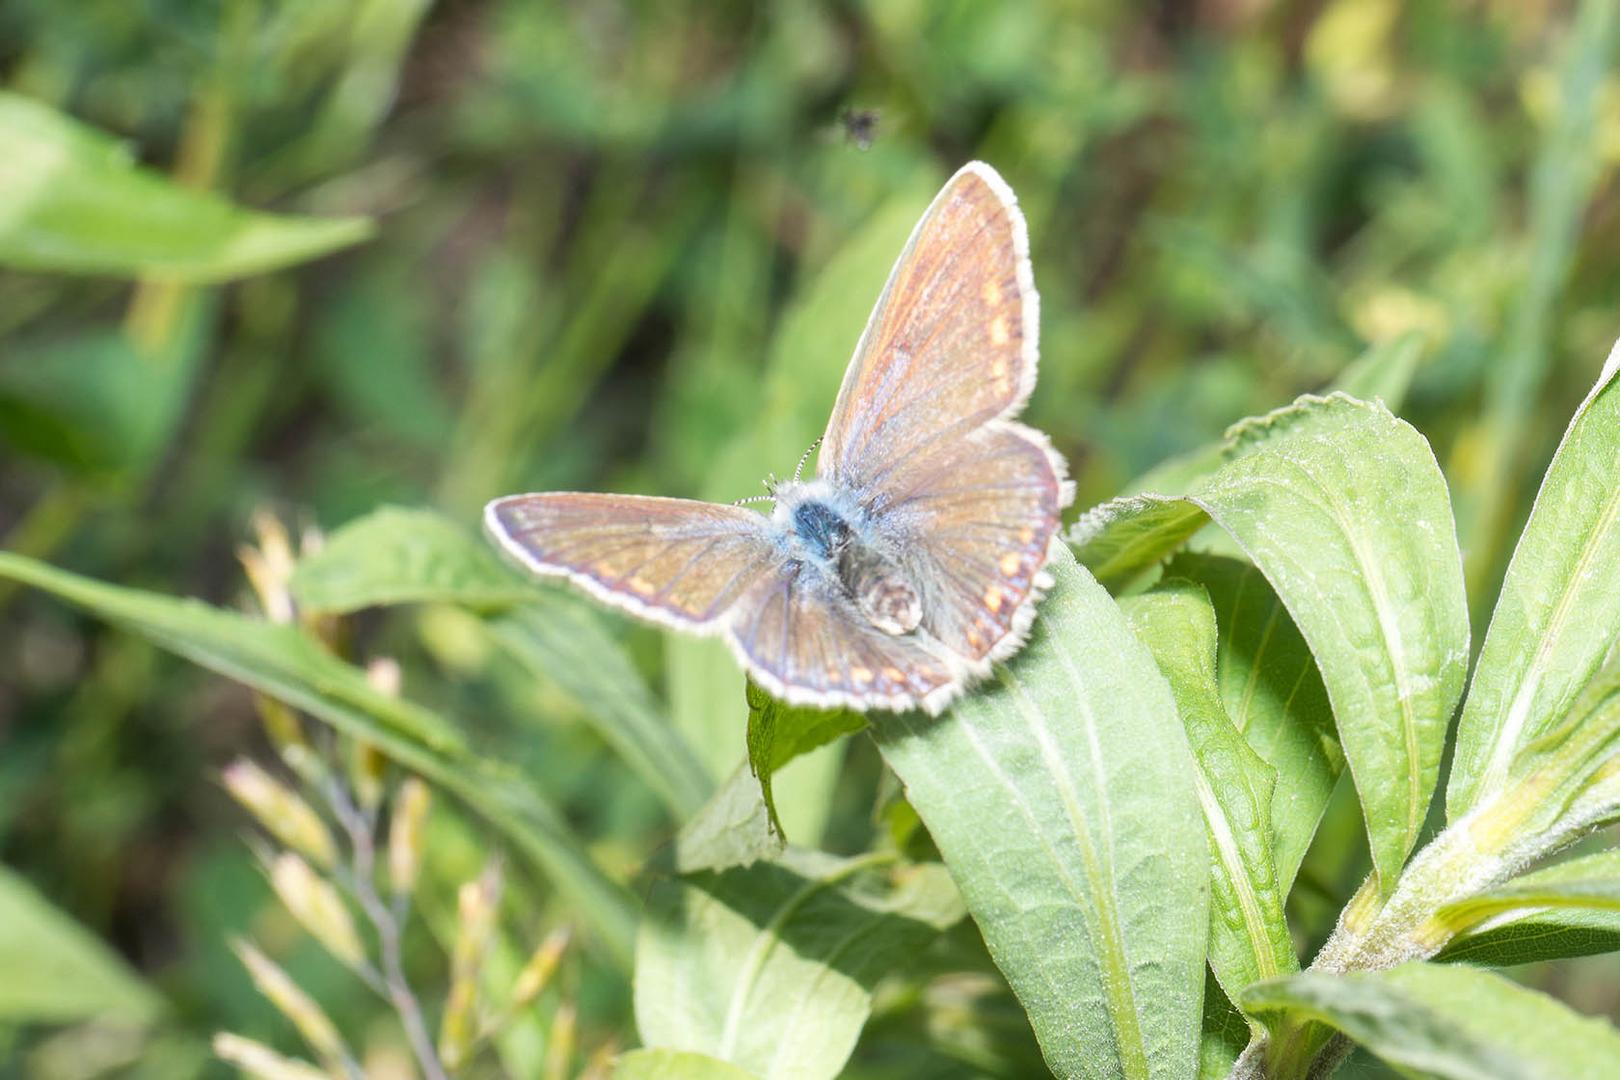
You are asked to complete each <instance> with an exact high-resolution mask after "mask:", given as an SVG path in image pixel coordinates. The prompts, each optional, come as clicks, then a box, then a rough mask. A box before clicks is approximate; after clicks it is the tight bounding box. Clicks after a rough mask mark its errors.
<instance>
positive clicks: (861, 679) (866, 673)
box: [849, 667, 873, 686]
mask: <svg viewBox="0 0 1620 1080" xmlns="http://www.w3.org/2000/svg"><path fill="white" fill-rule="evenodd" d="M849 677H850V678H852V679H854V680H855V681H856V682H857V683H859V684H860V685H862V686H865V685H866V684H867V683H869V682H871V681H872V678H873V675H872V670H871V669H870V668H863V667H852V668H850V669H849Z"/></svg>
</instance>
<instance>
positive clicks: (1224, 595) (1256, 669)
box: [1165, 553, 1344, 895]
mask: <svg viewBox="0 0 1620 1080" xmlns="http://www.w3.org/2000/svg"><path fill="white" fill-rule="evenodd" d="M1165 575H1166V576H1167V577H1172V578H1186V579H1187V580H1189V581H1195V582H1197V583H1199V584H1200V585H1202V586H1203V587H1204V588H1205V589H1206V590H1207V591H1208V592H1209V598H1210V601H1211V602H1212V603H1213V604H1214V605H1215V618H1216V622H1217V624H1218V626H1219V630H1220V645H1219V650H1218V653H1217V656H1216V661H1215V673H1216V677H1217V678H1218V679H1219V680H1220V692H1221V701H1222V702H1223V703H1224V704H1225V706H1226V715H1227V716H1229V717H1230V718H1231V720H1232V723H1233V724H1235V725H1236V726H1237V729H1238V730H1239V731H1241V732H1242V733H1243V737H1244V739H1245V740H1246V741H1247V742H1248V744H1249V745H1250V746H1252V747H1253V748H1254V749H1255V752H1256V753H1258V754H1259V755H1260V757H1261V758H1263V759H1264V760H1265V761H1266V763H1267V764H1269V765H1270V766H1271V768H1272V769H1273V770H1274V771H1275V773H1276V778H1277V779H1276V786H1275V788H1274V789H1273V791H1272V795H1271V830H1272V841H1271V842H1272V847H1273V852H1274V858H1275V860H1276V865H1277V882H1278V884H1279V886H1280V887H1281V890H1282V892H1283V894H1284V895H1286V894H1287V892H1288V890H1289V888H1290V887H1291V886H1292V885H1293V882H1294V875H1295V874H1296V873H1297V872H1298V870H1299V864H1300V860H1301V859H1303V858H1304V857H1305V851H1306V849H1307V848H1309V847H1310V844H1311V839H1312V838H1313V837H1314V836H1315V835H1316V827H1317V825H1318V824H1319V823H1320V822H1321V820H1322V814H1323V813H1324V812H1325V811H1326V809H1327V804H1328V800H1329V799H1330V798H1331V797H1332V795H1333V787H1334V785H1335V784H1336V783H1337V782H1338V779H1339V773H1340V772H1341V771H1342V770H1343V768H1344V752H1343V751H1342V750H1340V749H1339V743H1338V739H1337V738H1336V737H1335V736H1334V732H1333V709H1332V707H1331V706H1330V705H1329V704H1328V698H1327V689H1326V688H1325V687H1324V686H1323V685H1322V676H1321V674H1320V673H1319V672H1318V671H1317V670H1316V660H1315V658H1313V657H1312V656H1311V650H1310V647H1309V646H1308V645H1306V644H1305V639H1304V637H1302V636H1301V635H1300V632H1299V628H1298V627H1296V626H1295V625H1294V620H1293V619H1292V618H1291V617H1289V614H1288V611H1287V609H1286V608H1284V607H1283V605H1282V601H1281V600H1279V599H1277V594H1276V593H1275V592H1273V591H1272V589H1271V585H1270V583H1269V582H1267V581H1266V579H1265V575H1263V574H1261V573H1260V571H1259V570H1257V569H1255V568H1254V566H1252V565H1251V564H1249V563H1246V562H1242V561H1240V560H1238V559H1230V558H1225V557H1222V556H1216V555H1196V554H1190V553H1182V554H1180V555H1177V556H1176V557H1175V559H1173V560H1172V561H1171V563H1170V565H1169V566H1168V567H1167V568H1166V570H1165Z"/></svg>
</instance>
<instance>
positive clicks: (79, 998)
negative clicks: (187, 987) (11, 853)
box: [0, 866, 163, 1025]
mask: <svg viewBox="0 0 1620 1080" xmlns="http://www.w3.org/2000/svg"><path fill="white" fill-rule="evenodd" d="M0 971H3V972H5V973H6V974H5V977H4V978H0V1024H7V1025H21V1024H37V1023H49V1024H61V1023H70V1022H73V1021H79V1020H121V1021H125V1022H135V1023H144V1022H146V1021H149V1020H151V1019H152V1018H153V1017H155V1016H156V1015H157V1014H158V1013H159V1012H161V1011H162V1009H163V1002H162V999H161V998H159V997H158V996H157V994H155V993H153V992H152V990H151V989H150V988H149V987H147V986H146V985H145V984H144V983H142V982H141V981H140V979H138V978H137V977H136V975H135V973H134V972H132V971H130V969H129V967H128V965H126V964H125V963H124V961H123V960H122V959H120V958H119V957H118V956H117V955H115V954H114V953H113V951H112V950H111V949H109V948H107V946H105V945H103V944H102V943H101V942H100V941H99V940H97V939H96V937H95V936H94V935H92V934H91V933H90V932H89V931H87V930H85V928H84V927H82V926H80V925H79V924H78V923H76V922H74V921H73V920H72V919H70V918H68V917H67V916H66V915H64V914H63V913H62V912H60V911H58V910H57V909H56V907H55V906H53V905H52V904H51V903H50V901H48V900H46V899H45V898H44V897H43V896H41V895H39V893H38V892H36V891H35V890H34V888H33V886H32V885H30V884H29V883H28V882H27V881H26V880H24V879H23V878H22V877H21V876H19V875H17V874H14V873H12V872H11V871H10V870H8V869H6V868H5V867H4V866H0Z"/></svg>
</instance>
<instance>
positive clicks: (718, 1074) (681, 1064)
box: [613, 1050, 755, 1080]
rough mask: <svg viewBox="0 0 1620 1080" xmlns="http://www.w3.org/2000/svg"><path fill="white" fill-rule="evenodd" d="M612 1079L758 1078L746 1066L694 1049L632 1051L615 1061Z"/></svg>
mask: <svg viewBox="0 0 1620 1080" xmlns="http://www.w3.org/2000/svg"><path fill="white" fill-rule="evenodd" d="M613 1080H755V1077H754V1074H753V1073H751V1072H749V1071H748V1070H747V1069H739V1068H737V1066H735V1065H731V1064H728V1063H727V1062H724V1061H720V1060H719V1059H717V1058H712V1057H710V1056H709V1055H707V1054H699V1053H695V1052H693V1051H691V1050H632V1051H630V1052H629V1053H628V1054H623V1055H621V1056H620V1057H619V1060H618V1061H616V1062H614V1064H613Z"/></svg>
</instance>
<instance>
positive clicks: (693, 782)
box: [292, 507, 713, 820]
mask: <svg viewBox="0 0 1620 1080" xmlns="http://www.w3.org/2000/svg"><path fill="white" fill-rule="evenodd" d="M292 589H293V595H294V597H295V598H296V599H297V600H298V603H299V605H300V606H301V607H302V608H303V609H305V610H307V611H316V612H324V613H345V612H351V611H356V610H359V609H361V608H366V607H372V606H375V605H386V604H405V603H420V602H449V603H457V604H462V605H465V606H467V607H470V608H474V609H485V611H486V616H487V618H488V626H489V629H490V632H491V633H492V634H493V635H494V637H495V639H496V640H497V641H498V642H500V644H501V645H502V646H503V647H504V648H505V649H506V650H507V652H508V653H510V654H511V655H512V657H513V658H514V659H515V660H517V662H518V663H520V664H522V665H523V666H524V667H526V668H528V669H529V670H530V671H532V672H534V673H535V674H536V675H538V676H540V677H542V678H546V679H549V680H551V681H552V682H554V683H556V684H557V685H558V686H559V687H561V688H562V690H563V691H564V692H565V693H566V694H568V695H569V696H570V697H571V698H573V699H574V701H576V702H577V703H578V704H579V706H580V708H581V710H582V712H583V715H584V716H585V717H586V718H587V720H588V721H589V722H590V723H591V725H592V727H593V728H594V729H595V730H596V732H597V734H598V735H600V736H601V737H602V739H603V741H604V742H606V743H607V744H608V745H609V746H611V747H612V748H613V750H614V751H615V752H616V753H617V754H618V755H619V757H620V758H622V759H623V760H624V762H625V764H626V765H628V766H629V767H630V768H631V769H632V770H634V771H635V773H636V774H637V775H638V776H640V777H641V778H642V780H643V781H644V782H646V784H647V785H648V787H649V788H651V789H652V790H653V791H654V792H656V793H657V794H658V795H659V797H660V798H662V799H663V801H664V804H665V805H666V806H667V807H669V810H670V812H671V813H672V814H674V815H675V817H676V818H677V819H678V820H685V819H686V818H688V817H690V816H691V815H692V814H693V813H695V812H696V811H697V809H698V807H700V806H702V805H703V802H704V800H705V799H707V798H708V797H709V794H710V793H711V791H712V790H713V784H712V783H711V782H710V780H709V777H708V775H707V773H706V771H705V770H704V768H703V765H702V763H701V762H699V761H698V759H697V757H696V755H695V754H694V753H693V752H692V749H691V748H690V747H689V746H688V745H687V743H686V741H685V740H684V739H682V738H681V737H680V734H679V733H678V732H676V731H675V730H674V729H673V728H672V727H671V726H670V724H669V722H668V720H667V718H666V717H665V716H664V715H663V710H662V709H661V708H660V707H659V705H658V703H657V702H656V701H655V700H654V698H653V696H652V692H651V691H650V690H648V689H647V685H646V683H645V681H644V680H643V679H642V678H641V675H640V673H638V672H637V671H636V669H635V667H634V666H633V665H632V664H631V662H630V660H629V658H628V657H627V656H626V655H625V654H624V650H623V648H621V647H620V645H619V643H618V642H617V641H615V640H614V639H613V637H612V636H610V635H609V634H608V633H607V631H606V630H605V629H604V627H603V625H602V621H601V619H600V618H598V617H597V615H596V613H595V612H594V611H592V610H591V609H590V608H588V607H587V606H586V605H585V604H584V603H583V602H582V601H579V600H577V599H575V598H574V597H571V596H568V595H566V594H564V593H562V592H560V591H559V590H558V589H557V588H556V587H552V588H546V587H536V586H534V585H531V584H530V583H528V582H526V581H524V580H523V579H522V578H521V577H520V576H519V575H518V573H517V572H516V571H515V570H512V569H510V568H508V567H507V566H506V564H505V563H504V562H502V561H501V559H500V557H499V556H498V555H497V554H496V553H495V551H494V549H493V548H491V547H490V545H488V544H486V543H483V542H482V541H480V540H478V539H476V538H474V537H473V536H471V535H470V534H468V533H467V532H466V531H465V530H463V529H461V528H460V527H459V526H457V525H456V524H455V523H454V522H452V521H449V520H448V519H446V518H444V517H442V516H440V515H438V514H435V513H433V512H431V511H427V510H404V509H399V508H394V507H387V508H384V509H381V510H377V511H374V512H372V513H370V514H367V515H366V516H365V517H363V518H360V519H358V520H357V521H353V522H350V523H349V524H347V525H345V526H343V527H342V528H341V529H338V530H337V531H336V532H335V533H333V534H332V536H331V537H330V538H329V539H328V540H327V542H326V544H325V545H324V546H323V547H322V548H321V550H319V551H318V552H315V553H314V554H312V555H309V556H307V557H305V558H304V559H302V560H301V561H300V562H299V564H298V568H297V571H296V572H295V573H294V575H293V580H292ZM488 609H495V610H488Z"/></svg>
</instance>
